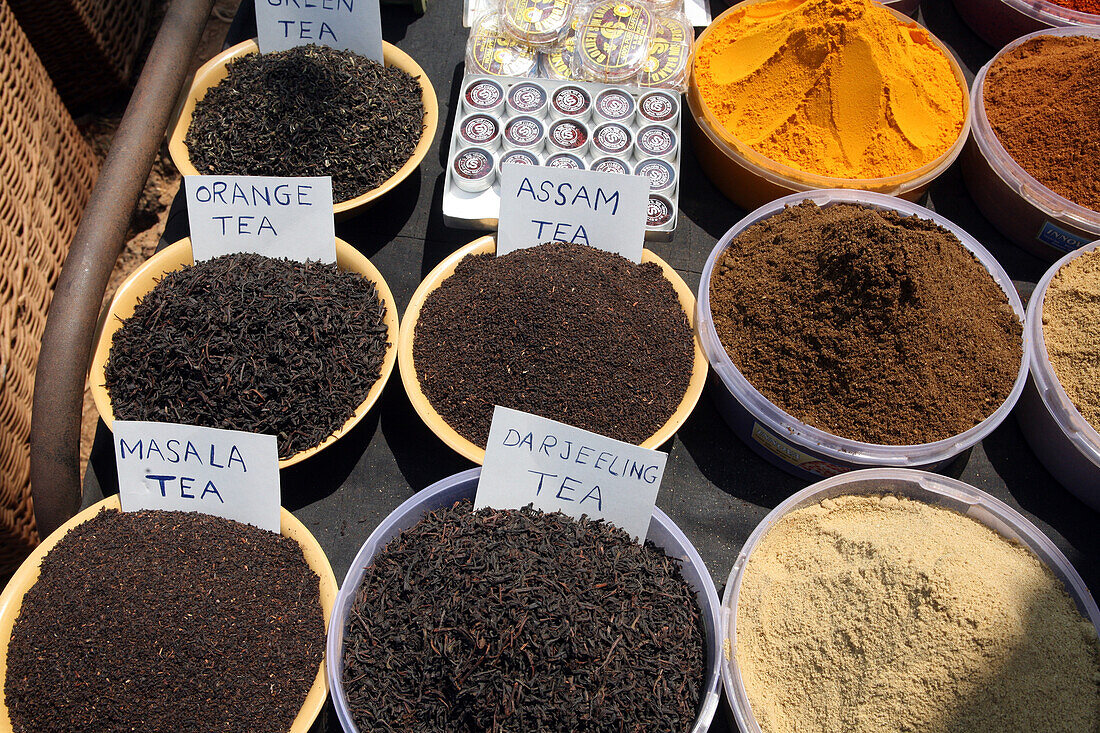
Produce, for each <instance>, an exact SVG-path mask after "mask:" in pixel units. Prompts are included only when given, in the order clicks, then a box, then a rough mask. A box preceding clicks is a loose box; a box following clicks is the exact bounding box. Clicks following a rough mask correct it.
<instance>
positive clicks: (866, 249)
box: [710, 201, 1023, 445]
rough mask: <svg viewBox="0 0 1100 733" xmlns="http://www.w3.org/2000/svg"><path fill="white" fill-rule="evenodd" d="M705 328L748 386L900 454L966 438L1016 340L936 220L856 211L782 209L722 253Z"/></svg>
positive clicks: (1007, 382)
mask: <svg viewBox="0 0 1100 733" xmlns="http://www.w3.org/2000/svg"><path fill="white" fill-rule="evenodd" d="M710 298H711V313H712V315H713V317H714V326H715V329H716V330H717V332H718V336H719V338H720V339H721V341H722V346H723V347H724V348H725V349H726V351H727V353H728V354H729V355H730V358H731V359H732V360H733V363H734V364H735V365H736V366H737V368H738V369H740V370H741V373H742V374H744V376H745V378H746V379H748V380H749V382H750V383H751V384H752V386H753V387H755V388H756V389H757V390H759V391H760V392H761V393H762V394H763V395H764V396H765V397H767V398H768V399H769V400H770V401H771V402H772V403H774V404H775V405H777V406H778V407H780V408H781V409H783V410H785V411H786V412H788V413H790V414H791V415H793V416H794V417H795V418H797V419H799V420H801V421H803V422H805V423H807V424H809V425H812V426H814V427H816V428H819V429H821V430H824V431H826V432H829V433H832V434H834V435H839V436H841V437H844V438H849V439H853V440H860V441H864V442H868V443H878V444H887V445H908V444H916V443H929V442H932V441H936V440H943V439H945V438H949V437H951V436H953V435H958V434H959V433H961V432H963V431H965V430H967V429H969V428H972V427H974V426H975V425H977V424H978V423H979V422H981V421H982V420H983V419H985V418H986V417H988V416H989V415H990V413H992V412H993V411H994V410H996V409H997V407H999V406H1000V405H1001V403H1003V402H1004V401H1005V399H1006V398H1007V397H1008V395H1009V393H1010V392H1011V391H1012V387H1013V384H1014V382H1015V380H1016V376H1017V374H1018V372H1019V369H1020V361H1021V358H1022V351H1023V346H1022V338H1023V337H1022V334H1023V328H1022V326H1021V323H1020V320H1019V319H1018V318H1017V317H1016V314H1015V312H1013V310H1012V307H1011V305H1010V303H1009V301H1008V298H1007V297H1006V296H1005V293H1004V291H1002V290H1001V289H1000V287H999V286H998V285H997V283H996V281H995V280H994V279H993V278H992V276H991V275H990V274H989V272H988V271H987V270H986V269H985V267H983V266H982V264H981V263H980V262H978V261H977V260H976V259H975V258H974V255H972V254H971V253H970V252H969V251H968V250H967V249H966V248H965V247H963V245H962V243H961V242H959V240H958V238H957V237H955V235H954V234H952V233H951V232H950V231H948V230H946V229H944V228H943V227H941V226H939V225H938V224H936V223H935V222H932V221H929V220H927V219H921V218H919V217H916V216H910V217H906V216H902V215H900V214H898V213H896V212H893V211H879V210H876V209H872V208H870V207H864V206H860V205H857V204H836V205H833V206H828V207H824V208H820V207H818V206H817V205H816V204H814V203H813V202H811V201H806V202H803V203H801V204H799V205H797V206H790V207H787V208H786V209H785V210H783V211H782V212H779V213H777V214H775V215H774V216H771V217H769V218H767V219H765V220H763V221H761V222H758V223H756V224H754V225H752V226H751V227H749V228H747V229H746V230H745V231H743V232H742V233H741V234H740V235H739V236H737V237H735V238H734V239H733V241H731V242H730V245H729V247H728V248H727V249H726V250H725V251H724V252H723V253H722V255H721V256H720V257H719V259H718V262H717V264H716V266H715V268H714V274H713V275H712V278H711V282H710Z"/></svg>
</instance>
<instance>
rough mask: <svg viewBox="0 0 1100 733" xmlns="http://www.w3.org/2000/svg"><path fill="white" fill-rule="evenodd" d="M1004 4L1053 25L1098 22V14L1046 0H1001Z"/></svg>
mask: <svg viewBox="0 0 1100 733" xmlns="http://www.w3.org/2000/svg"><path fill="white" fill-rule="evenodd" d="M1001 2H1003V3H1004V4H1005V5H1008V6H1009V7H1010V8H1012V9H1014V10H1017V11H1019V12H1021V13H1023V14H1024V15H1026V16H1028V17H1029V18H1034V19H1035V20H1038V21H1042V22H1044V23H1050V24H1051V25H1052V26H1055V27H1063V28H1064V27H1067V26H1070V25H1097V24H1100V15H1096V14H1094V13H1084V12H1081V11H1080V10H1074V9H1073V8H1067V7H1065V6H1062V5H1058V4H1056V3H1052V2H1047V0H1001Z"/></svg>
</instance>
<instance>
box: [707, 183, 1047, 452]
mask: <svg viewBox="0 0 1100 733" xmlns="http://www.w3.org/2000/svg"><path fill="white" fill-rule="evenodd" d="M806 200H809V201H813V202H814V203H816V204H817V205H818V206H829V205H831V204H836V203H840V202H846V203H856V204H861V205H863V206H868V207H871V208H875V209H886V210H890V211H897V212H899V213H901V214H903V215H906V216H909V215H913V214H916V215H917V216H920V217H921V218H922V219H931V220H932V221H934V222H935V223H937V224H939V225H940V226H942V227H944V228H945V229H948V230H950V231H951V233H952V234H954V235H955V236H956V237H958V238H959V241H960V242H961V243H962V245H963V246H964V247H966V249H968V250H970V252H971V253H972V254H973V255H974V257H975V258H976V259H977V260H978V261H979V262H980V263H981V264H982V265H983V266H984V267H985V268H986V270H988V271H989V274H990V275H991V276H992V277H993V279H994V280H995V281H996V282H997V285H999V286H1000V288H1001V290H1003V291H1004V293H1005V295H1006V296H1007V297H1008V302H1009V303H1010V304H1011V306H1012V310H1013V311H1014V312H1015V313H1016V316H1017V317H1018V318H1019V319H1020V323H1021V325H1022V324H1023V322H1024V316H1025V313H1024V306H1023V304H1022V303H1021V302H1020V296H1019V294H1017V292H1016V288H1015V287H1014V286H1013V284H1012V280H1011V278H1009V276H1008V274H1007V273H1006V272H1005V271H1004V268H1002V267H1001V265H1000V263H999V262H997V260H996V258H995V257H993V255H991V254H990V253H989V252H988V251H987V250H986V249H985V247H983V246H982V245H980V244H979V243H978V241H977V240H976V239H974V238H973V237H972V236H970V235H969V234H967V233H966V232H965V231H964V230H963V229H962V228H960V227H959V226H957V225H956V224H954V223H952V222H950V221H948V220H947V219H945V218H943V217H942V216H940V215H939V214H936V213H935V212H932V211H929V210H928V209H926V208H924V207H923V206H918V205H917V204H914V203H910V202H908V201H904V200H902V199H897V198H893V197H891V196H883V195H882V194H877V193H871V192H869V191H849V190H842V189H833V190H825V191H813V192H809V193H796V194H791V195H790V196H784V197H783V198H780V199H777V200H775V201H773V202H771V203H770V204H766V205H764V206H761V207H760V208H759V209H757V210H756V211H753V212H752V213H750V214H749V215H748V216H746V217H745V218H744V219H742V220H741V221H739V222H737V224H735V225H734V227H733V228H732V229H730V230H729V231H728V232H726V234H725V235H724V236H723V237H722V238H721V239H720V240H719V241H718V244H717V245H715V247H714V249H713V250H712V251H711V253H710V257H709V258H707V263H706V265H705V266H704V267H703V273H702V275H701V276H700V280H699V294H698V297H697V299H696V303H697V306H696V307H697V312H696V322H697V323H698V324H699V338H700V340H701V341H702V344H703V352H704V353H705V354H706V355H707V359H708V361H710V365H711V366H712V367H713V368H714V371H715V372H716V373H717V375H718V378H719V379H720V380H721V381H722V384H723V385H725V388H726V389H727V390H729V392H730V393H731V394H732V395H733V396H734V397H735V398H736V399H737V401H738V402H740V403H741V404H742V405H743V406H744V407H745V409H746V410H748V411H749V412H750V413H752V415H753V416H754V417H755V418H756V419H757V420H759V421H760V422H762V423H763V424H764V425H765V426H767V427H768V428H770V429H772V430H773V431H775V432H777V433H778V434H780V435H783V436H784V437H785V438H786V439H787V440H789V441H791V442H793V443H796V444H798V445H800V446H803V447H805V448H808V449H809V450H811V451H816V452H819V453H822V454H824V455H825V456H827V457H828V458H829V459H832V460H834V461H836V462H838V463H839V464H841V465H846V464H852V463H855V464H863V465H867V466H927V465H932V464H935V463H939V462H941V461H945V460H947V459H948V458H951V457H952V456H955V455H958V454H959V453H961V452H963V451H964V450H966V449H967V448H969V447H970V446H972V445H974V444H975V443H977V442H978V441H980V440H982V439H983V438H985V437H986V436H987V435H989V434H990V433H991V432H993V430H994V429H996V427H997V426H998V425H1000V424H1001V421H1003V420H1004V419H1005V418H1006V417H1008V413H1009V412H1011V411H1012V407H1013V406H1014V405H1015V404H1016V400H1018V399H1019V397H1020V393H1021V392H1023V389H1024V384H1025V383H1026V382H1027V367H1028V349H1029V346H1028V344H1030V343H1031V339H1030V338H1028V333H1027V330H1026V329H1025V330H1024V332H1023V344H1022V352H1023V353H1022V354H1021V357H1020V369H1019V371H1018V373H1017V375H1016V381H1015V383H1014V384H1013V386H1012V391H1011V392H1010V393H1009V395H1008V397H1007V398H1006V399H1005V401H1004V402H1002V403H1001V405H1000V406H999V407H998V408H997V409H996V410H994V411H993V413H992V414H990V415H989V416H988V417H986V418H985V419H984V420H982V421H981V422H980V423H978V424H977V425H975V426H974V427H972V428H970V429H969V430H965V431H963V432H962V433H959V434H958V435H955V436H953V437H950V438H945V439H943V440H938V441H936V442H933V443H920V444H917V445H879V444H875V443H864V442H862V441H858V440H851V439H848V438H842V437H840V436H838V435H833V434H831V433H827V432H825V431H824V430H821V429H819V428H815V427H813V426H812V425H807V424H806V423H804V422H802V421H801V420H799V419H798V418H796V417H794V416H793V415H791V414H789V413H787V412H785V411H784V410H782V409H781V408H780V407H779V406H777V405H775V404H774V403H772V402H771V401H769V400H768V398H767V397H765V396H764V395H762V394H761V393H760V392H759V391H757V389H756V388H755V387H753V386H752V384H750V383H749V380H748V379H746V378H745V376H744V375H743V374H742V373H741V371H740V370H739V369H738V368H737V367H736V366H735V365H734V363H733V361H732V360H731V359H730V356H729V354H728V353H726V349H725V348H724V347H723V346H722V342H721V341H720V339H719V338H718V332H717V331H716V330H715V328H714V318H713V317H712V315H711V309H710V281H711V276H712V274H713V272H714V267H715V265H716V263H717V262H718V258H719V256H721V254H722V252H723V251H725V249H726V247H728V246H729V243H730V242H731V241H732V240H733V239H734V238H735V237H737V236H738V235H739V234H741V232H743V231H744V230H745V229H747V228H748V227H749V226H751V225H752V224H755V223H756V222H758V221H761V220H762V219H767V218H768V217H770V216H772V215H773V214H776V213H778V212H780V211H782V210H783V208H784V207H786V206H788V205H793V204H797V203H799V202H801V201H806Z"/></svg>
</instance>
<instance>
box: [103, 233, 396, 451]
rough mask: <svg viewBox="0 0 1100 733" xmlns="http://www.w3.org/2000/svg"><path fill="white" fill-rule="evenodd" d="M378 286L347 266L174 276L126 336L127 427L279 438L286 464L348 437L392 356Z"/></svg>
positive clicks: (213, 266)
mask: <svg viewBox="0 0 1100 733" xmlns="http://www.w3.org/2000/svg"><path fill="white" fill-rule="evenodd" d="M384 315H385V305H384V304H383V303H382V302H381V301H380V300H379V297H378V293H377V289H376V288H375V286H374V283H373V282H371V281H370V280H368V279H367V278H365V277H363V276H362V275H359V274H357V273H353V272H345V271H342V270H339V269H338V268H337V267H336V265H324V264H321V263H318V262H309V263H301V262H293V261H290V260H281V259H272V258H268V257H263V256H261V255H256V254H234V255H225V256H222V257H217V258H214V259H211V260H206V261H203V262H199V263H198V264H195V265H194V266H190V267H185V268H183V269H181V270H176V271H174V272H170V273H168V274H166V275H165V276H164V279H163V280H161V281H160V282H159V283H158V284H157V286H156V287H155V288H154V289H153V290H152V291H150V292H149V294H148V295H146V296H145V298H143V299H142V301H141V302H140V303H139V304H138V306H137V308H135V309H134V314H133V315H132V316H131V317H130V318H128V319H126V321H125V322H124V323H123V325H122V327H121V328H120V329H119V330H118V331H117V332H115V335H114V340H113V342H112V344H111V352H110V356H109V358H108V360H107V365H106V369H105V376H106V386H107V391H108V393H109V394H110V397H111V408H112V410H113V411H114V414H115V417H116V418H118V419H120V420H152V421H159V422H177V423H187V424H192V425H203V426H206V427H213V428H226V429H233V430H246V431H250V432H255V433H264V434H269V435H275V436H276V438H277V439H278V443H279V456H280V457H282V458H286V457H289V456H291V455H293V454H295V453H297V452H299V451H302V450H305V449H307V448H312V447H313V446H315V445H317V444H319V443H321V442H322V441H323V440H325V439H326V438H327V437H328V436H330V435H332V434H333V433H334V432H335V431H337V430H339V429H340V428H341V427H343V425H344V423H345V422H347V420H348V419H349V418H350V417H351V416H352V415H353V414H354V413H355V409H356V408H357V407H358V406H359V404H360V403H362V402H363V400H364V399H366V397H367V393H368V392H369V391H370V389H371V387H372V386H373V385H374V383H375V382H376V381H378V378H379V377H380V375H381V369H382V362H383V359H384V357H385V354H386V349H387V347H388V346H389V342H388V340H387V332H386V324H385V322H384Z"/></svg>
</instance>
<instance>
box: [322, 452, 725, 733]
mask: <svg viewBox="0 0 1100 733" xmlns="http://www.w3.org/2000/svg"><path fill="white" fill-rule="evenodd" d="M480 476H481V468H480V467H478V468H471V469H468V470H466V471H462V472H460V473H456V474H454V475H452V476H448V477H446V478H444V479H441V480H439V481H436V482H435V483H434V484H432V485H431V486H428V487H427V488H425V489H421V490H420V491H418V492H416V493H415V494H413V495H412V496H411V497H409V498H408V499H406V500H405V501H404V502H402V503H401V505H400V506H398V507H397V508H396V509H394V510H393V511H392V512H390V514H389V515H388V516H387V517H386V518H385V519H384V520H383V521H382V523H381V524H379V525H378V526H377V527H375V529H374V531H372V532H371V533H370V536H369V537H367V540H366V541H365V542H364V543H363V546H362V547H360V548H359V551H358V552H357V553H356V555H355V559H354V560H352V562H351V565H350V566H349V567H348V572H347V575H346V576H344V582H343V583H342V584H341V586H340V592H339V594H338V595H337V597H336V601H335V603H334V605H333V612H332V618H333V622H332V623H330V624H329V626H328V637H327V639H326V646H325V666H326V670H327V672H328V679H329V687H330V688H331V692H332V702H333V707H334V708H335V709H336V716H337V718H338V719H339V720H340V724H341V726H342V727H343V730H344V731H346V732H347V733H358V732H359V728H358V727H357V726H356V725H355V722H354V721H353V720H352V717H351V713H350V711H349V710H348V704H347V698H346V696H345V694H344V685H343V656H344V655H343V648H344V627H345V625H346V619H347V617H348V614H349V612H350V609H351V604H352V602H353V601H354V599H355V596H356V594H357V593H358V591H359V586H360V585H361V584H362V582H363V575H364V574H365V573H366V569H367V567H368V566H369V565H370V562H371V561H372V560H373V558H374V556H375V555H376V554H377V553H378V551H379V550H380V549H382V547H384V546H385V544H386V543H387V542H389V541H390V540H391V539H392V538H393V537H395V536H397V534H399V533H400V532H401V531H403V530H404V529H407V528H408V527H411V526H413V525H414V524H416V523H417V522H419V521H420V518H421V517H422V516H423V513H424V511H425V510H426V507H432V508H438V507H441V506H445V505H448V504H449V503H450V502H451V501H453V500H457V499H460V498H473V496H474V495H475V493H476V492H477V481H478V479H479V477H480ZM655 528H657V529H659V530H660V531H661V532H662V533H663V534H665V535H666V537H667V538H669V540H670V542H671V543H673V544H679V548H677V547H675V546H672V547H666V546H665V545H664V544H659V546H660V547H662V549H664V550H665V551H666V552H667V553H668V554H669V556H670V557H677V558H679V559H680V560H681V562H682V564H683V565H684V566H688V567H690V568H692V570H693V571H694V573H695V574H696V575H697V576H698V578H699V580H700V582H699V583H691V584H692V585H701V587H695V588H694V590H695V595H696V600H697V601H698V603H699V609H700V613H701V615H702V617H703V623H704V626H706V629H707V672H706V680H705V683H704V686H703V688H702V690H700V698H699V708H698V709H699V712H698V715H697V716H696V719H695V723H694V725H693V726H692V728H691V733H706V732H707V731H708V730H709V728H710V724H711V722H712V721H713V719H714V714H715V712H717V710H718V704H719V700H720V693H721V687H722V680H721V672H720V669H719V668H720V667H721V655H722V626H721V621H720V618H719V616H720V613H719V611H720V608H721V606H720V602H719V599H718V591H717V589H716V588H715V586H714V581H713V580H712V579H711V576H710V572H709V571H708V570H707V567H706V563H704V562H703V558H702V557H701V556H700V555H699V552H698V550H696V549H695V545H693V544H692V542H691V540H690V539H688V537H687V535H685V534H684V533H683V531H682V530H681V529H680V528H679V527H678V526H677V525H676V523H675V522H673V521H672V519H671V518H670V517H669V516H668V515H667V514H665V513H664V512H663V511H661V509H660V508H658V507H656V506H655V507H653V516H652V517H651V518H650V523H649V531H648V532H647V537H648V535H649V534H652V533H653V530H654V529H655ZM654 544H658V543H656V542H655V543H654ZM685 580H687V578H686V577H685ZM689 583H690V581H689ZM712 632H713V633H712Z"/></svg>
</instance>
